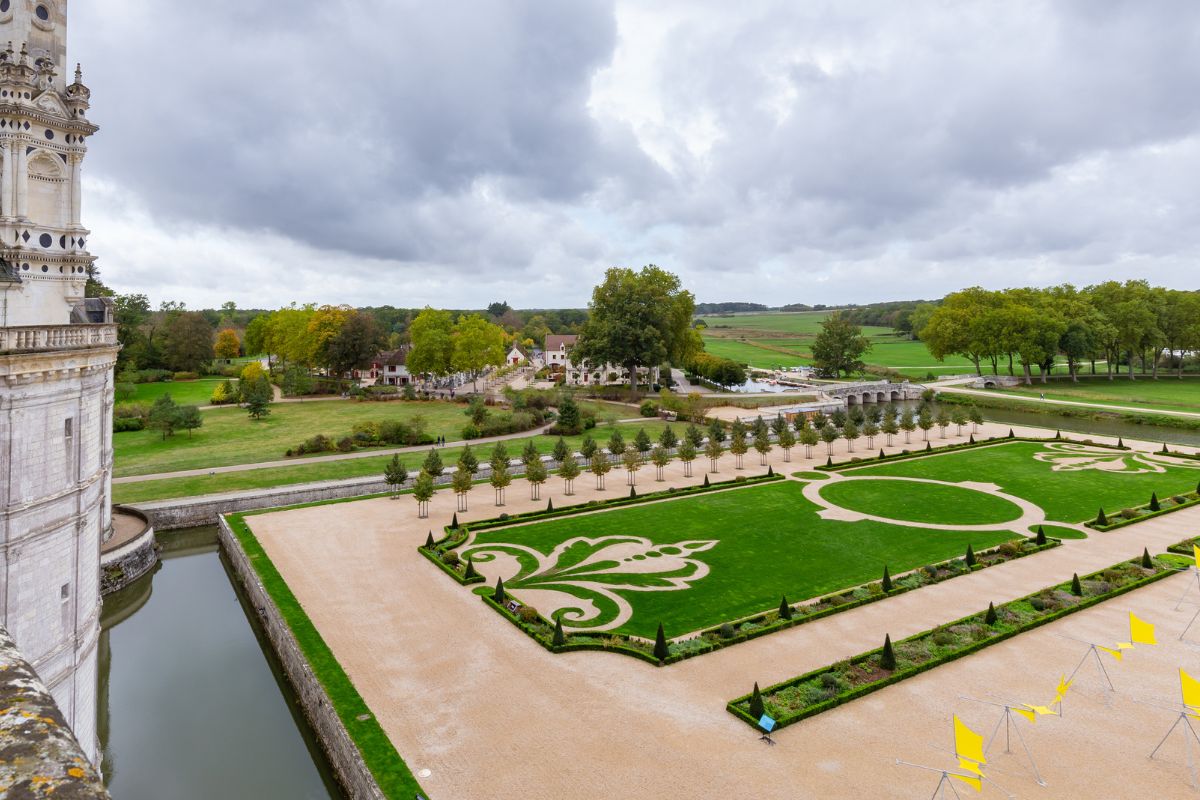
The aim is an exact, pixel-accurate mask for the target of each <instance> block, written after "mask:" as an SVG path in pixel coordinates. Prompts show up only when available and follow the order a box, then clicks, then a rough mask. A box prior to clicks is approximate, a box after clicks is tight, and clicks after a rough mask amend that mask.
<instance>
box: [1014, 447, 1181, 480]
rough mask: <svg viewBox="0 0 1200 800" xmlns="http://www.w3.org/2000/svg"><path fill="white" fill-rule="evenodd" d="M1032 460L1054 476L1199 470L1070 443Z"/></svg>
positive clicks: (1172, 460) (1162, 457)
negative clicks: (1046, 466)
mask: <svg viewBox="0 0 1200 800" xmlns="http://www.w3.org/2000/svg"><path fill="white" fill-rule="evenodd" d="M1033 457H1034V458H1035V459H1036V460H1038V461H1042V462H1045V463H1048V464H1051V465H1052V466H1051V469H1052V470H1053V471H1054V472H1078V471H1080V470H1085V469H1094V470H1100V471H1102V472H1120V473H1124V474H1127V475H1137V474H1141V473H1151V472H1166V471H1167V468H1168V467H1183V468H1185V469H1200V462H1198V461H1193V460H1191V459H1186V458H1177V457H1173V456H1169V455H1166V454H1163V453H1141V452H1138V451H1136V450H1125V451H1120V450H1112V449H1110V448H1107V447H1093V446H1091V445H1086V444H1075V443H1073V442H1053V443H1051V444H1047V445H1046V449H1045V450H1042V451H1041V452H1040V453H1034V455H1033Z"/></svg>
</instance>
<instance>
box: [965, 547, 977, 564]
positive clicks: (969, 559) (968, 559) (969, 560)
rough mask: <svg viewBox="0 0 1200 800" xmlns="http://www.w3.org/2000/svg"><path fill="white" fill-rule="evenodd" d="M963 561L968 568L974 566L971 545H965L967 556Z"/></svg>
mask: <svg viewBox="0 0 1200 800" xmlns="http://www.w3.org/2000/svg"><path fill="white" fill-rule="evenodd" d="M964 560H965V561H966V562H967V566H968V567H973V566H975V563H976V562H975V548H974V547H971V545H967V555H966V556H965V558H964Z"/></svg>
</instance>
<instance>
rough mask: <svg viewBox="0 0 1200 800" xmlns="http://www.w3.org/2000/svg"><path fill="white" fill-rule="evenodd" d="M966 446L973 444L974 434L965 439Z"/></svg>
mask: <svg viewBox="0 0 1200 800" xmlns="http://www.w3.org/2000/svg"><path fill="white" fill-rule="evenodd" d="M967 444H975V434H973V433H972V434H971V435H970V436H968V437H967Z"/></svg>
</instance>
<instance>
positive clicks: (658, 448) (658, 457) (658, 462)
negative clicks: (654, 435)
mask: <svg viewBox="0 0 1200 800" xmlns="http://www.w3.org/2000/svg"><path fill="white" fill-rule="evenodd" d="M650 460H651V461H652V462H653V463H654V468H655V470H656V472H657V476H656V480H660V481H661V480H662V479H663V469H664V468H665V467H666V466H667V464H670V463H671V454H670V453H669V452H667V448H665V447H663V446H662V445H661V444H660V445H655V447H654V449H653V450H652V451H651V452H650Z"/></svg>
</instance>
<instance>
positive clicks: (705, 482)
mask: <svg viewBox="0 0 1200 800" xmlns="http://www.w3.org/2000/svg"><path fill="white" fill-rule="evenodd" d="M704 485H705V486H710V485H711V484H710V483H709V482H708V476H707V475H705V476H704Z"/></svg>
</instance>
